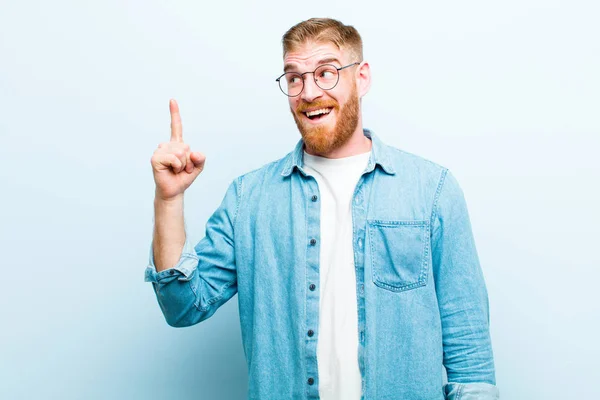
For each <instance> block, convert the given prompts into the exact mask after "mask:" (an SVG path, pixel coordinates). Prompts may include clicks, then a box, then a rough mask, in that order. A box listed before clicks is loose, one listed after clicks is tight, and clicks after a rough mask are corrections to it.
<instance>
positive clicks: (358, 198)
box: [354, 195, 362, 204]
mask: <svg viewBox="0 0 600 400" xmlns="http://www.w3.org/2000/svg"><path fill="white" fill-rule="evenodd" d="M354 202H355V203H356V204H360V203H362V196H361V195H358V196H356V198H355V199H354Z"/></svg>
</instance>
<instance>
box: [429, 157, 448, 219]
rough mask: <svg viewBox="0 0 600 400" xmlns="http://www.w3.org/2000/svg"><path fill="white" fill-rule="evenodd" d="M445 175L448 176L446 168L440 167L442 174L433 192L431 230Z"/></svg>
mask: <svg viewBox="0 0 600 400" xmlns="http://www.w3.org/2000/svg"><path fill="white" fill-rule="evenodd" d="M446 175H448V168H443V167H442V174H441V176H440V181H439V182H438V186H437V189H436V191H435V197H434V199H433V206H432V207H431V221H430V222H429V225H430V226H431V228H432V229H433V222H434V220H435V217H436V216H437V205H438V200H439V199H440V194H441V192H442V187H443V186H444V183H445V182H446Z"/></svg>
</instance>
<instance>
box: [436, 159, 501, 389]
mask: <svg viewBox="0 0 600 400" xmlns="http://www.w3.org/2000/svg"><path fill="white" fill-rule="evenodd" d="M431 235H432V262H433V276H434V281H435V289H436V295H437V299H438V306H439V310H440V316H441V322H442V342H443V351H444V355H443V362H444V366H445V368H446V372H447V375H448V385H446V386H445V393H446V396H447V397H446V398H447V399H448V400H459V399H460V400H467V399H478V400H493V399H498V389H497V387H496V386H495V385H496V378H495V369H494V358H493V352H492V343H491V339H490V331H489V303H488V294H487V289H486V286H485V281H484V277H483V272H482V270H481V266H480V264H479V258H478V255H477V250H476V248H475V240H474V238H473V233H472V229H471V222H470V219H469V214H468V211H467V205H466V202H465V198H464V195H463V192H462V190H461V188H460V186H459V184H458V182H457V181H456V179H455V178H454V176H453V175H452V174H451V173H450V172H449V171H448V170H444V171H443V173H442V176H441V179H440V183H439V185H438V190H437V194H436V200H435V203H434V208H433V214H432V231H431Z"/></svg>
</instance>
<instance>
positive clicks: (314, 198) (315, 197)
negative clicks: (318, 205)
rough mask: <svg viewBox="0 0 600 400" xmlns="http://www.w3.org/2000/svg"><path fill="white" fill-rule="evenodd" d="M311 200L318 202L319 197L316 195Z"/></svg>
mask: <svg viewBox="0 0 600 400" xmlns="http://www.w3.org/2000/svg"><path fill="white" fill-rule="evenodd" d="M310 199H311V200H312V201H317V199H318V197H317V195H316V194H315V195H313V197H311V198H310Z"/></svg>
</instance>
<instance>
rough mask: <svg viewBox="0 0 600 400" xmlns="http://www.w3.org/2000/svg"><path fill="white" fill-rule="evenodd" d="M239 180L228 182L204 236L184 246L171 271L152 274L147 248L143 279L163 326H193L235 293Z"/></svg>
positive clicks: (153, 269) (207, 224) (154, 266)
mask: <svg viewBox="0 0 600 400" xmlns="http://www.w3.org/2000/svg"><path fill="white" fill-rule="evenodd" d="M240 187H241V178H238V179H237V180H236V181H234V182H232V183H231V185H230V186H229V188H228V189H227V192H226V194H225V197H224V198H223V201H222V202H221V205H220V206H219V208H218V209H217V210H216V211H215V212H214V213H213V214H212V216H211V217H210V218H209V220H208V222H207V223H206V235H205V236H204V238H203V239H202V240H200V242H198V244H196V246H192V244H191V243H190V242H189V241H188V239H187V237H186V241H185V243H184V246H183V249H182V252H181V256H180V258H179V260H178V262H177V263H176V264H175V266H174V267H173V268H169V269H166V270H164V271H160V272H156V265H155V264H154V256H153V246H152V245H150V254H149V261H148V265H147V267H146V270H145V276H144V280H145V281H146V282H151V283H152V286H153V288H154V292H155V294H156V299H157V300H158V304H159V306H160V308H161V310H162V313H163V315H164V316H165V319H166V321H167V323H168V324H169V325H171V326H175V327H184V326H190V325H194V324H197V323H198V322H201V321H203V320H205V319H207V318H209V317H210V316H212V315H213V314H214V313H215V311H216V310H217V309H218V308H219V307H220V306H221V305H223V304H225V302H227V301H228V300H229V299H231V298H232V297H233V296H234V295H235V294H236V293H237V271H236V264H235V252H234V240H235V238H234V226H235V220H236V216H237V210H238V207H239V203H240V199H239V198H240V195H241V189H240Z"/></svg>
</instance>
